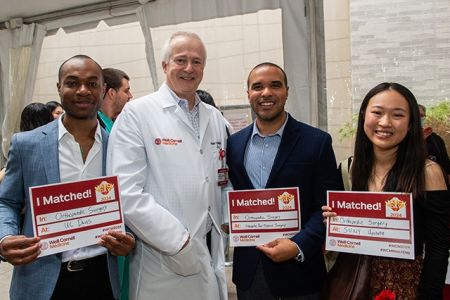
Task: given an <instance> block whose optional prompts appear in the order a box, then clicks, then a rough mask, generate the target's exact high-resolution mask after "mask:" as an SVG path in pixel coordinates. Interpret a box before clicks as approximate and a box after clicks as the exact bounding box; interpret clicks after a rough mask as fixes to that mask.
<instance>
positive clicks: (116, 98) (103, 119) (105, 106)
mask: <svg viewBox="0 0 450 300" xmlns="http://www.w3.org/2000/svg"><path fill="white" fill-rule="evenodd" d="M103 77H104V78H105V84H106V88H105V97H104V98H103V101H102V104H101V106H100V110H99V111H98V116H97V118H98V121H99V122H100V126H102V127H103V128H104V129H105V130H106V132H111V128H112V126H113V123H114V121H115V120H116V118H117V116H118V115H119V114H120V112H121V111H122V109H123V107H124V106H125V104H126V103H127V102H128V101H130V100H131V98H133V95H132V94H131V90H130V77H128V75H127V74H126V73H125V72H124V71H122V70H118V69H113V68H106V69H103Z"/></svg>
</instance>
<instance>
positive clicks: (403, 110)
mask: <svg viewBox="0 0 450 300" xmlns="http://www.w3.org/2000/svg"><path fill="white" fill-rule="evenodd" d="M350 178H351V181H352V190H353V191H370V192H402V193H412V195H413V203H414V209H413V211H414V216H413V219H414V242H415V247H414V249H415V257H416V259H415V260H407V259H396V258H386V257H377V256H374V257H373V258H372V262H371V274H370V277H371V280H370V291H369V293H370V296H369V297H370V299H373V298H374V297H375V296H376V295H378V294H379V293H380V292H382V291H383V290H385V289H388V290H390V291H392V292H394V293H395V295H396V299H442V290H443V287H444V281H445V275H446V271H447V263H448V255H449V249H450V231H449V201H448V200H449V197H450V194H449V191H448V182H446V179H447V177H446V176H445V175H444V173H443V171H442V169H441V167H440V166H439V165H438V164H437V163H435V162H433V161H431V160H428V159H426V155H425V144H424V143H423V133H422V128H421V126H420V115H419V108H418V105H417V101H416V98H415V97H414V95H413V94H412V93H411V91H410V90H409V89H407V88H406V87H404V86H402V85H400V84H398V83H387V82H385V83H381V84H379V85H377V86H375V87H374V88H372V89H371V90H370V91H369V92H368V93H367V95H366V96H365V97H364V100H363V102H362V104H361V108H360V111H359V118H358V126H357V131H356V139H355V153H354V156H353V161H352V164H351V166H350ZM322 210H323V217H324V218H325V220H327V218H329V217H334V216H336V213H334V212H332V211H331V208H330V207H328V206H323V207H322ZM424 250H426V251H424ZM424 252H425V255H424V256H423V254H424ZM329 294H331V295H332V294H333V291H330V293H329ZM331 299H338V298H335V297H333V298H331Z"/></svg>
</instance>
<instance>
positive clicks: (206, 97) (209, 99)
mask: <svg viewBox="0 0 450 300" xmlns="http://www.w3.org/2000/svg"><path fill="white" fill-rule="evenodd" d="M197 95H198V97H199V98H200V100H201V101H202V102H204V103H206V104H209V105H211V106H212V107H214V108H217V109H219V108H218V107H217V105H216V102H214V98H213V96H211V94H210V93H208V92H207V91H204V90H197ZM221 113H222V112H221ZM222 116H223V113H222ZM223 119H224V121H225V124H226V126H227V135H228V136H230V135H231V134H232V133H233V127H232V126H231V124H230V122H228V120H227V119H225V117H224V118H223Z"/></svg>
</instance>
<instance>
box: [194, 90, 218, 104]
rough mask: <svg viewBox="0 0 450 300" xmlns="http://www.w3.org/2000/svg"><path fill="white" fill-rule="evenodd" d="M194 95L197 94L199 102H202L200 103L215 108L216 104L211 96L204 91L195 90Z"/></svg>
mask: <svg viewBox="0 0 450 300" xmlns="http://www.w3.org/2000/svg"><path fill="white" fill-rule="evenodd" d="M196 93H197V95H198V97H199V98H200V100H202V102H204V103H206V104H209V105H211V106H214V107H215V108H217V106H216V103H215V102H214V98H213V97H212V96H211V94H210V93H208V92H207V91H204V90H197V92H196Z"/></svg>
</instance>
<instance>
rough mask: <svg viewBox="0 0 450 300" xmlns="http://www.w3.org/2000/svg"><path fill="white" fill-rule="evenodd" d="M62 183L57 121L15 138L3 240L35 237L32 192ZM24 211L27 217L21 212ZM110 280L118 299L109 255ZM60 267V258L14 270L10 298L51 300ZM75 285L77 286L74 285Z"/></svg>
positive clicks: (3, 195) (1, 217)
mask: <svg viewBox="0 0 450 300" xmlns="http://www.w3.org/2000/svg"><path fill="white" fill-rule="evenodd" d="M102 143H103V171H102V173H103V175H104V174H105V166H106V146H107V144H108V135H107V133H106V132H105V131H104V130H103V129H102ZM58 182H60V174H59V155H58V121H53V122H51V123H49V124H47V125H45V126H42V127H39V128H36V129H35V130H32V131H28V132H22V133H18V134H15V135H14V136H13V138H12V142H11V148H10V150H9V154H8V163H7V166H6V176H5V178H4V180H3V182H2V183H1V184H0V239H1V238H3V237H4V236H6V235H17V234H23V235H25V236H28V237H32V236H33V226H32V224H33V223H32V219H31V212H30V206H29V204H28V203H29V188H30V187H32V186H37V185H44V184H51V183H58ZM23 207H25V215H23V216H22V217H23V218H24V220H23V225H22V226H21V220H20V219H21V214H20V212H21V210H22V208H23ZM108 266H109V276H110V280H111V286H112V289H113V293H114V295H115V296H117V297H118V293H119V280H118V271H117V258H116V257H115V256H112V255H109V253H108ZM60 267H61V255H60V254H55V255H49V256H45V257H42V258H38V259H37V260H36V261H34V262H33V263H30V264H27V265H23V266H16V267H14V271H13V276H12V281H11V287H10V297H11V299H12V300H15V299H36V300H41V299H42V300H47V299H50V297H51V295H52V293H53V290H54V288H55V285H56V281H57V279H58V276H59V271H60ZM74 284H76V283H75V282H74ZM117 297H116V298H117Z"/></svg>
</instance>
